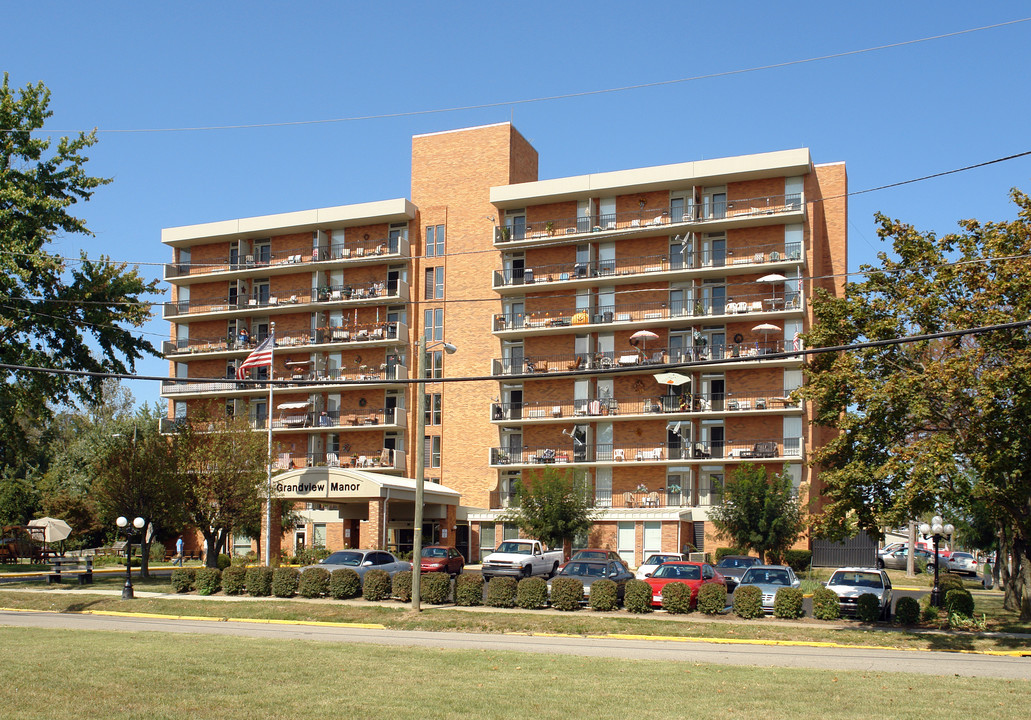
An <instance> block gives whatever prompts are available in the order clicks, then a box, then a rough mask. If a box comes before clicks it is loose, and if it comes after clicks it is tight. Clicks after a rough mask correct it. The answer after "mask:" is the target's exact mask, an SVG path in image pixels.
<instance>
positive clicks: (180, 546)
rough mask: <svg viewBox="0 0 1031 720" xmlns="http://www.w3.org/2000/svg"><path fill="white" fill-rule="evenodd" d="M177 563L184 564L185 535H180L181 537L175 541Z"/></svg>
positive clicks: (180, 565)
mask: <svg viewBox="0 0 1031 720" xmlns="http://www.w3.org/2000/svg"><path fill="white" fill-rule="evenodd" d="M175 564H176V565H178V566H179V567H182V566H183V536H182V535H180V536H179V539H178V540H176V541H175Z"/></svg>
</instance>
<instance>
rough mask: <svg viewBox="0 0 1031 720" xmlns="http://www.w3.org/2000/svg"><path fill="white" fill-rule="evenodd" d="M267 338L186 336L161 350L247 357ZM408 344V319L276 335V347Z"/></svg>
mask: <svg viewBox="0 0 1031 720" xmlns="http://www.w3.org/2000/svg"><path fill="white" fill-rule="evenodd" d="M262 340H264V338H263V337H258V338H255V339H253V340H246V341H240V340H239V339H238V338H207V339H203V338H201V339H198V338H189V339H186V338H183V339H179V340H174V341H173V340H165V341H163V342H162V343H161V352H162V353H163V354H164V356H165V357H166V358H170V359H171V358H175V357H176V356H189V357H191V358H195V359H198V360H204V359H208V358H211V357H218V356H221V355H230V356H240V357H243V356H245V355H246V354H247V353H249V352H250V351H251V350H253V349H254V348H255V347H257V345H258V343H259V342H261V341H262ZM407 344H408V326H407V325H406V324H404V323H397V322H387V323H363V324H359V325H354V324H347V325H342V326H339V327H334V326H328V327H323V328H319V329H317V330H315V331H314V332H311V331H307V332H298V333H293V334H292V335H283V336H280V337H278V338H276V348H284V349H285V348H295V347H301V346H306V347H309V349H311V350H313V351H315V350H325V349H327V348H324V347H315V346H323V345H332V346H334V348H333V349H338V348H337V346H340V347H339V349H347V348H348V347H355V346H358V345H361V346H363V347H378V346H385V347H388V346H393V345H407Z"/></svg>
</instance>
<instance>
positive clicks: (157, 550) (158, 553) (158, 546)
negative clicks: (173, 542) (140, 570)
mask: <svg viewBox="0 0 1031 720" xmlns="http://www.w3.org/2000/svg"><path fill="white" fill-rule="evenodd" d="M148 555H149V557H150V562H151V564H153V563H159V562H164V561H165V545H164V543H159V542H152V543H151V544H150V550H148Z"/></svg>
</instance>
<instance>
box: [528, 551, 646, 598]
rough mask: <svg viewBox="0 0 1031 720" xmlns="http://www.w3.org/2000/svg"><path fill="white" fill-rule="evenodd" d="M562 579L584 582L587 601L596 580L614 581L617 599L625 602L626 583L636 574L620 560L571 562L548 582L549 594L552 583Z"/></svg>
mask: <svg viewBox="0 0 1031 720" xmlns="http://www.w3.org/2000/svg"><path fill="white" fill-rule="evenodd" d="M560 577H571V578H575V579H577V580H579V581H580V582H582V583H583V585H584V600H585V601H586V600H587V599H588V598H590V596H591V585H592V584H593V583H594V582H595V581H596V580H612V581H613V582H614V583H616V597H617V598H619V601H620V602H623V591H624V589H625V588H626V581H627V580H633V579H634V574H633V573H632V572H630V571H629V570H627V567H626V565H624V564H623V563H622V561H620V560H570V561H569V562H567V563H566V566H565V567H564V568H562V569H561V570H559V572H558V575H556V576H555V577H553V578H551V580H548V592H549V593H550V592H551V583H553V582H555V579H556V578H560Z"/></svg>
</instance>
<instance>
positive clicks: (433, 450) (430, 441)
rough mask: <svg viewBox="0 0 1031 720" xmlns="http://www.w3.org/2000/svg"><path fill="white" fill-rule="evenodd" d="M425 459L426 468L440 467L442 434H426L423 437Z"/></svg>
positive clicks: (423, 462)
mask: <svg viewBox="0 0 1031 720" xmlns="http://www.w3.org/2000/svg"><path fill="white" fill-rule="evenodd" d="M423 449H424V454H423V459H422V466H423V467H424V468H439V467H440V435H426V436H425V437H424V438H423Z"/></svg>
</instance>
